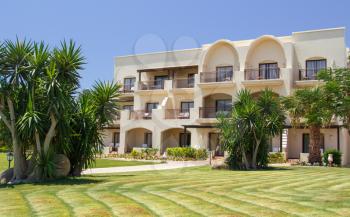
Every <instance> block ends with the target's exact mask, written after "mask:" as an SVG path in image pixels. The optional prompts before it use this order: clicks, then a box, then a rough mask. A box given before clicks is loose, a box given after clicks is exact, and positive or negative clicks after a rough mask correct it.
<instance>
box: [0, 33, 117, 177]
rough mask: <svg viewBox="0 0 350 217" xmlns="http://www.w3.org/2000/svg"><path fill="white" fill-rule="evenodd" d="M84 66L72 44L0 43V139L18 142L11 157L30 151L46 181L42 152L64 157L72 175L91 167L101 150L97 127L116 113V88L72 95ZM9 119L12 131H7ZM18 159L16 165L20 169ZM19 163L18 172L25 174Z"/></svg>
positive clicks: (45, 155)
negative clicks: (14, 122) (31, 150)
mask: <svg viewBox="0 0 350 217" xmlns="http://www.w3.org/2000/svg"><path fill="white" fill-rule="evenodd" d="M84 64H85V57H84V56H83V54H82V49H81V47H80V46H77V45H76V44H75V42H74V41H72V40H70V41H63V42H61V44H60V45H59V46H58V47H54V48H52V49H50V48H49V46H48V45H46V44H45V43H43V42H39V43H37V42H32V41H27V40H19V39H16V40H15V41H10V40H7V41H5V42H4V43H3V44H1V43H0V94H1V96H2V98H1V99H0V112H1V116H2V117H1V120H2V121H1V125H0V129H1V128H4V129H6V130H5V131H3V130H1V131H2V132H4V133H3V134H4V135H5V134H7V135H8V134H9V133H10V136H7V137H6V136H2V135H0V139H1V140H2V141H4V142H5V144H8V146H11V145H12V143H13V141H12V139H10V141H9V142H8V141H5V139H6V138H7V140H8V138H11V137H13V136H14V135H15V136H16V137H18V138H16V140H15V141H17V143H18V144H17V145H16V147H17V149H16V150H19V151H18V153H17V155H15V156H16V157H18V156H21V157H23V154H21V153H25V150H28V149H29V148H30V149H33V150H34V152H33V153H34V154H33V158H35V159H39V160H37V162H38V164H37V165H39V166H40V168H42V169H40V170H41V171H42V174H44V176H45V175H47V176H49V175H50V174H49V173H50V164H49V160H50V159H49V154H48V153H47V150H51V151H52V152H53V153H59V154H65V155H66V156H68V158H69V159H70V161H71V165H72V174H77V175H79V174H80V172H81V170H82V169H83V168H87V167H90V166H92V165H93V162H94V159H95V155H96V154H97V153H98V152H99V151H100V150H101V146H102V130H103V127H104V126H106V125H108V124H110V123H111V122H112V121H113V120H114V117H115V115H116V113H117V106H116V99H117V98H118V90H119V88H120V86H119V85H117V84H114V83H111V82H97V83H96V84H95V86H94V87H93V89H92V90H89V91H84V93H82V94H77V90H78V88H79V79H80V77H81V76H80V73H79V71H80V70H82V69H83V65H84ZM77 95H78V97H76V96H77ZM9 102H11V103H9ZM11 104H13V111H11V109H12V108H11ZM10 114H11V117H10ZM12 116H14V117H12ZM13 119H15V120H16V121H17V122H16V125H15V127H12V126H10V125H11V124H12V123H11V122H10V120H13ZM12 129H13V130H12ZM10 131H13V132H10ZM11 134H12V135H11ZM22 149H23V150H22ZM39 149H42V150H43V151H44V153H41V152H40V150H39ZM36 153H40V156H39V155H38V156H36ZM22 159H23V161H22V160H18V161H17V162H24V163H25V161H24V158H22ZM24 163H23V165H21V168H26V165H24ZM19 165H20V164H16V165H15V167H16V166H19ZM45 165H46V166H45ZM28 168H30V167H28ZM20 170H21V171H22V170H23V169H20ZM20 170H18V168H17V171H20ZM25 173H26V174H31V171H25ZM21 176H22V175H21ZM23 177H24V176H23Z"/></svg>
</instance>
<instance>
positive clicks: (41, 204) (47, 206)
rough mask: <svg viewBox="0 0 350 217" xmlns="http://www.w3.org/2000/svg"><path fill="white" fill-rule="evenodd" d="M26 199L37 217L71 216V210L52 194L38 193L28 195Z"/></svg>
mask: <svg viewBox="0 0 350 217" xmlns="http://www.w3.org/2000/svg"><path fill="white" fill-rule="evenodd" d="M26 198H27V200H28V201H29V203H30V205H31V207H32V209H33V212H34V214H35V215H36V216H57V217H66V216H71V215H70V209H69V208H68V207H67V206H66V205H65V204H64V203H62V202H61V200H60V199H59V198H57V197H56V196H54V195H52V194H50V193H47V192H42V191H36V192H33V193H29V194H26Z"/></svg>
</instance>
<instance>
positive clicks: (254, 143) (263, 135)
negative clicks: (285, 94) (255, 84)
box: [218, 89, 285, 169]
mask: <svg viewBox="0 0 350 217" xmlns="http://www.w3.org/2000/svg"><path fill="white" fill-rule="evenodd" d="M284 119H285V117H284V114H283V111H282V109H281V106H280V102H279V98H278V97H277V96H276V95H275V94H274V93H273V92H272V91H271V90H268V89H266V90H264V91H262V92H261V94H260V95H259V96H258V97H257V98H254V97H253V96H252V94H251V93H250V92H249V91H248V90H242V91H240V92H239V93H238V95H237V100H236V102H235V103H234V105H233V108H232V114H231V117H230V118H225V117H224V116H221V117H220V118H219V124H218V128H219V129H220V131H221V135H222V141H223V142H224V148H225V149H226V150H227V151H228V152H229V153H230V159H231V160H233V167H235V166H237V167H239V168H241V167H243V168H245V169H249V168H253V169H255V168H257V167H263V166H266V164H267V154H268V147H267V144H268V139H269V138H270V137H274V136H276V135H278V134H279V133H280V132H281V130H282V128H283V124H284Z"/></svg>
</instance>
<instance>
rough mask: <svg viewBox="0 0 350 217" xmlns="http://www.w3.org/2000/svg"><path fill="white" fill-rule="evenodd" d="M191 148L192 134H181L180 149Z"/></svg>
mask: <svg viewBox="0 0 350 217" xmlns="http://www.w3.org/2000/svg"><path fill="white" fill-rule="evenodd" d="M190 146H191V133H180V147H190Z"/></svg>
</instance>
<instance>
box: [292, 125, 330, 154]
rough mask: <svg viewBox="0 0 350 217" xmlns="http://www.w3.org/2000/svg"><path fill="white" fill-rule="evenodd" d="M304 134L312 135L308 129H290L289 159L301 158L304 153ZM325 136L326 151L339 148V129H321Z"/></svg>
mask: <svg viewBox="0 0 350 217" xmlns="http://www.w3.org/2000/svg"><path fill="white" fill-rule="evenodd" d="M303 133H310V131H309V130H308V129H288V144H287V157H288V158H292V159H295V158H299V156H300V153H301V152H302V144H303V143H302V138H303V137H302V136H303ZM321 133H323V134H324V145H325V149H329V148H335V149H336V148H337V129H321Z"/></svg>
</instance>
